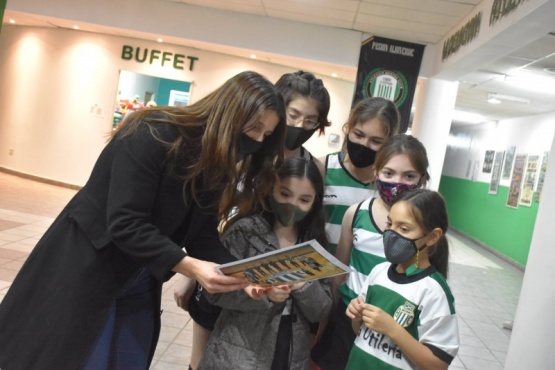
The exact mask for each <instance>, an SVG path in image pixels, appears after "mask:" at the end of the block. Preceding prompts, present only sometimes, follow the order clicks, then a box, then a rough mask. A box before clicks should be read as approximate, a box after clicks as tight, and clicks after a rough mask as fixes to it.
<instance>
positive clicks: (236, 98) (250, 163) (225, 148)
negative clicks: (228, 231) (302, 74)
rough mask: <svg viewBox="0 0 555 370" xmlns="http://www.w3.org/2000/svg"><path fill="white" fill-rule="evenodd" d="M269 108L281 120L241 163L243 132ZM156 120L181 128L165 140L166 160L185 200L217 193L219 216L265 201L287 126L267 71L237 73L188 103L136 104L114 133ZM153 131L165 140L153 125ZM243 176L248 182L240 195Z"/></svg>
mask: <svg viewBox="0 0 555 370" xmlns="http://www.w3.org/2000/svg"><path fill="white" fill-rule="evenodd" d="M266 111H273V112H275V113H276V114H277V116H278V119H279V122H278V125H277V126H276V128H275V130H274V132H273V134H272V135H270V136H268V137H267V138H266V139H265V140H264V145H263V147H262V149H260V150H259V151H258V152H256V154H255V155H248V156H247V157H246V158H244V159H243V160H242V161H241V162H240V163H239V164H237V162H238V152H239V141H240V140H239V139H240V136H241V133H243V132H246V131H249V130H251V129H254V128H255V127H256V126H257V125H258V124H259V120H260V118H261V117H262V115H263V114H264V113H265V112H266ZM154 122H160V123H166V124H171V125H174V126H175V127H177V129H178V130H179V132H180V134H181V135H179V136H177V138H176V139H175V140H174V141H173V142H170V143H165V144H167V146H168V163H169V164H168V166H169V168H173V169H176V170H175V171H174V173H178V174H179V175H180V177H181V178H182V179H183V184H184V195H185V199H186V200H187V199H188V198H189V197H190V196H192V198H193V200H194V201H195V202H197V203H199V204H200V202H199V199H200V195H201V194H203V193H205V192H208V193H214V194H218V196H221V198H219V199H218V200H217V202H218V204H212V205H211V206H219V214H220V216H221V217H225V216H227V215H229V213H230V211H231V210H232V209H233V208H234V207H237V208H238V209H239V211H240V212H241V213H246V212H247V213H248V212H249V210H251V209H252V208H253V207H254V206H255V204H256V203H258V204H262V202H263V201H264V198H265V196H266V194H268V193H269V191H270V189H271V185H272V183H273V177H274V171H273V169H274V165H275V164H276V163H277V164H279V163H281V160H282V159H283V140H284V135H285V126H286V121H285V109H284V103H283V98H282V96H281V94H280V93H279V92H278V91H277V90H276V88H275V87H274V85H273V84H272V83H271V82H270V81H268V80H267V79H266V78H265V77H264V76H262V75H260V74H258V73H256V72H252V71H246V72H242V73H239V74H237V75H235V76H234V77H232V78H230V79H229V80H227V81H226V82H225V83H224V84H223V85H222V86H220V87H219V88H217V89H216V90H215V91H213V92H212V93H210V94H208V95H207V96H206V97H204V98H202V99H201V100H199V101H198V102H196V103H194V104H192V105H189V106H186V107H156V108H149V109H144V110H138V111H136V112H134V113H133V114H132V115H131V116H130V117H129V119H126V120H125V123H124V124H123V125H122V126H121V127H120V129H119V130H118V131H117V132H116V133H115V137H116V138H117V137H125V136H127V135H131V134H132V133H133V132H135V131H136V130H137V127H138V126H139V125H140V124H142V123H145V124H149V125H150V124H151V123H154ZM151 132H152V135H153V136H154V137H155V138H157V139H158V140H160V141H162V142H163V140H162V139H160V136H159V135H158V134H157V132H156V131H155V130H154V129H153V128H152V126H151ZM240 182H241V183H243V185H244V186H243V189H242V196H241V197H240V198H239V197H238V196H237V185H238V184H239V183H240ZM186 194H191V195H190V196H189V197H187V195H186ZM239 199H240V201H239ZM238 202H240V203H238ZM203 205H204V204H203Z"/></svg>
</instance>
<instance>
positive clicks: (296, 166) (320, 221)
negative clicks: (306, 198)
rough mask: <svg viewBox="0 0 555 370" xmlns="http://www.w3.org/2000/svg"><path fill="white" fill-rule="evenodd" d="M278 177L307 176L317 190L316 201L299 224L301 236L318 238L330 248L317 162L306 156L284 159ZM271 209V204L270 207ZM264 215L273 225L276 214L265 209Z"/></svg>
mask: <svg viewBox="0 0 555 370" xmlns="http://www.w3.org/2000/svg"><path fill="white" fill-rule="evenodd" d="M277 177H278V178H279V179H280V180H284V179H286V178H288V177H297V178H300V179H303V178H306V179H308V181H310V183H311V184H312V186H313V187H314V190H315V193H316V194H315V197H314V203H313V204H312V208H311V209H310V212H309V213H308V214H307V215H306V217H305V218H303V219H302V220H301V221H299V223H298V224H297V228H298V231H299V236H301V237H302V238H303V239H304V240H311V239H316V240H317V241H318V243H320V244H321V245H322V247H324V248H326V249H327V248H328V239H327V237H326V232H325V226H326V220H325V215H324V207H323V199H324V181H323V180H322V175H321V174H320V171H319V170H318V166H316V164H315V163H314V162H313V161H311V160H309V159H306V158H300V157H291V158H287V159H285V160H284V161H283V164H282V165H281V166H280V167H279V168H278V170H277ZM267 209H269V206H268V208H267ZM264 217H265V218H266V219H267V220H268V222H269V223H270V224H271V225H273V222H274V216H273V214H272V212H271V211H265V212H264Z"/></svg>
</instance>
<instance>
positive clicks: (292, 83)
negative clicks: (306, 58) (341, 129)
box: [276, 71, 331, 134]
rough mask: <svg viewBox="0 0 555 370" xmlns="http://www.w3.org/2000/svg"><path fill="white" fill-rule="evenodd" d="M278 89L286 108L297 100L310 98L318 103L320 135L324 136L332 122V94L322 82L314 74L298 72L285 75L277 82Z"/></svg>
mask: <svg viewBox="0 0 555 370" xmlns="http://www.w3.org/2000/svg"><path fill="white" fill-rule="evenodd" d="M276 88H277V89H278V90H279V92H281V94H282V95H283V100H284V101H285V106H286V107H287V106H288V105H289V103H290V102H291V101H292V100H295V99H297V98H308V99H312V100H314V101H315V102H316V103H317V109H318V122H319V123H320V125H319V126H318V129H319V131H320V134H323V133H324V129H325V128H326V127H328V126H330V125H331V122H330V121H328V113H329V111H330V94H329V93H328V90H327V89H326V88H325V87H324V83H323V82H322V80H320V79H319V78H316V76H314V75H313V74H312V73H310V72H304V71H297V72H294V73H287V74H284V75H283V76H281V77H280V79H279V80H278V81H277V82H276Z"/></svg>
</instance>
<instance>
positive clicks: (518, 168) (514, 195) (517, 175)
mask: <svg viewBox="0 0 555 370" xmlns="http://www.w3.org/2000/svg"><path fill="white" fill-rule="evenodd" d="M527 157H528V154H517V155H516V157H515V163H514V166H513V175H512V176H511V183H510V185H509V196H508V198H507V207H511V208H517V207H518V198H519V197H520V189H521V186H522V177H523V175H524V167H525V166H526V158H527ZM506 163H507V162H506V161H505V164H506Z"/></svg>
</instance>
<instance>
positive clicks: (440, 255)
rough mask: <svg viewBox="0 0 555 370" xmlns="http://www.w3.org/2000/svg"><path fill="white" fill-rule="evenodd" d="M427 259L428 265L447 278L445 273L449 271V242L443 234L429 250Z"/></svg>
mask: <svg viewBox="0 0 555 370" xmlns="http://www.w3.org/2000/svg"><path fill="white" fill-rule="evenodd" d="M428 258H429V260H430V264H431V265H432V266H434V267H435V268H436V269H437V270H438V271H439V272H440V273H441V274H442V275H443V276H445V278H447V273H448V271H449V242H448V241H447V237H446V236H445V234H443V235H442V236H441V238H439V240H438V241H437V243H436V244H434V246H433V247H432V248H431V250H430V253H429V254H428Z"/></svg>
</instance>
